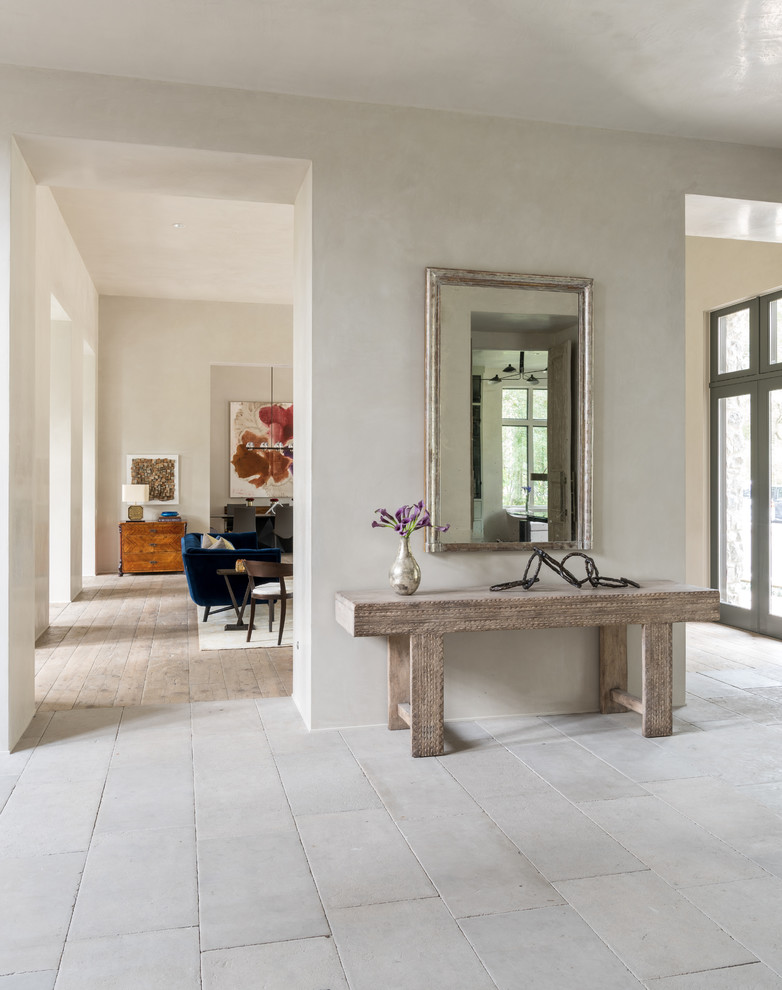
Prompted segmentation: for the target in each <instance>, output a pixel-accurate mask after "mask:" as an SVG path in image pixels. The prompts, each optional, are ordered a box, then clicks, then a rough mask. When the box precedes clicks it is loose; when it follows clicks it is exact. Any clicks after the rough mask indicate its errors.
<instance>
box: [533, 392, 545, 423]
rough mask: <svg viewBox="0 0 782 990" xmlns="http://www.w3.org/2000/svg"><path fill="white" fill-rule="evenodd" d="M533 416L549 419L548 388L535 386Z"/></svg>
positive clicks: (534, 417)
mask: <svg viewBox="0 0 782 990" xmlns="http://www.w3.org/2000/svg"><path fill="white" fill-rule="evenodd" d="M532 418H533V419H548V389H546V388H533V390H532Z"/></svg>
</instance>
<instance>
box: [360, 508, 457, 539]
mask: <svg viewBox="0 0 782 990" xmlns="http://www.w3.org/2000/svg"><path fill="white" fill-rule="evenodd" d="M375 514H376V515H378V516H380V520H379V521H378V520H377V519H373V520H372V527H373V528H386V529H393V530H394V532H396V533H399V535H400V536H410V534H411V533H415V531H416V530H418V529H436V530H438V531H439V532H441V533H444V532H445V531H446V530H447V529H449V528H450V527H449V525H448V524H446V525H445V526H435V525H434V524H433V523H432V517H431V514H430V512H429V510H428V509H427V508H426V506H425V505H424V500H423V499H421V501H420V502H416V504H415V505H400V507H399V508H398V509H397V510H396V512H395V513H394V514H393V515H392V514H391V513H390V512H389V511H388V509H375Z"/></svg>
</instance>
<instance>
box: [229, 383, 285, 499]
mask: <svg viewBox="0 0 782 990" xmlns="http://www.w3.org/2000/svg"><path fill="white" fill-rule="evenodd" d="M264 443H266V444H269V445H270V447H269V448H268V449H263V450H259V449H258V447H259V446H260V445H261V444H264ZM274 444H281V445H282V446H277V447H273V446H271V445H274ZM248 445H249V448H248ZM230 454H231V486H230V495H231V498H256V497H257V496H263V497H265V498H290V497H291V496H292V495H293V403H292V402H275V403H274V404H273V405H272V404H270V403H268V402H231V403H230Z"/></svg>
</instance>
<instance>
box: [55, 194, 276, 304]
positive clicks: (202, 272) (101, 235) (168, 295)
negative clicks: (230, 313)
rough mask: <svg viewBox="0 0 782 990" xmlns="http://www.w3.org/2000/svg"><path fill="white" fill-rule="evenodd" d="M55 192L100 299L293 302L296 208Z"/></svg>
mask: <svg viewBox="0 0 782 990" xmlns="http://www.w3.org/2000/svg"><path fill="white" fill-rule="evenodd" d="M53 192H54V196H55V198H56V200H57V204H58V206H59V207H60V212H61V213H62V215H63V217H64V218H65V222H66V223H67V225H68V228H69V229H70V232H71V234H72V235H73V239H74V240H75V241H76V244H77V245H78V247H79V252H80V253H81V256H82V258H83V259H84V263H85V265H86V266H87V270H88V271H89V273H90V276H91V278H92V280H93V282H94V283H95V287H96V289H97V290H98V292H99V293H100V294H101V295H107V296H146V297H148V298H150V299H200V300H210V301H222V302H253V303H279V304H283V305H290V304H291V302H292V300H293V207H292V206H288V205H284V204H281V203H247V202H237V201H235V200H223V199H198V198H194V197H189V196H188V197H186V196H163V195H153V194H144V193H138V192H125V191H122V190H116V189H62V188H55V189H54V190H53ZM175 225H176V226H175ZM180 225H181V226H180Z"/></svg>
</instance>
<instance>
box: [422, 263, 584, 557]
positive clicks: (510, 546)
mask: <svg viewBox="0 0 782 990" xmlns="http://www.w3.org/2000/svg"><path fill="white" fill-rule="evenodd" d="M426 278H427V293H426V392H427V402H426V457H427V466H426V505H427V506H428V507H429V509H430V510H431V512H432V521H433V522H434V523H436V524H438V525H441V524H443V523H453V520H452V519H449V518H448V517H447V516H448V512H447V510H448V509H449V508H450V509H451V510H452V514H454V513H453V510H454V506H458V511H456V513H455V514H456V515H457V516H459V517H461V516H465V514H466V513H469V523H467V522H466V521H463V524H462V525H460V526H459V527H452V530H451V531H449V532H450V536H449V533H448V532H447V533H440V532H438V531H437V530H434V529H427V530H426V534H427V542H426V550H427V551H428V552H430V553H431V552H434V553H438V552H443V551H455V550H459V551H469V550H527V551H529V550H530V549H531V547H532V546H541V547H545V548H547V549H552V550H553V549H557V550H571V549H574V550H589V549H591V547H592V279H591V278H582V277H577V276H551V275H519V274H511V273H505V272H481V271H472V270H469V269H454V268H427V270H426ZM451 286H454V287H460V289H464V290H468V291H469V290H480V291H479V292H475V294H474V296H473V295H466V294H465V295H464V299H462V297H461V296H460V302H459V306H461V307H462V310H463V311H465V310H466V316H465V315H464V312H462V315H461V318H460V320H459V323H460V328H459V330H458V332H456V331H454V329H453V328H452V327H451V326H449V323H448V320H449V318H450V317H451V315H452V307H451V308H450V309H449V306H448V305H444V298H443V297H444V293H446V294H447V292H448V289H449V287H451ZM484 290H505V295H504V296H502V297H500V296H495V294H493V293H492V294H489V295H487V294H486V292H485V291H484ZM507 290H512V294H511V295H508V291H507ZM515 292H520V293H526V294H527V295H526V296H525V297H521V296H519V297H516V296H515ZM536 293H537V294H540V295H536ZM551 293H563V294H570V295H569V298H567V297H565V296H562V297H561V303H562V305H561V307H559V306H557V305H556V304H552V300H556V301H559V299H560V297H559V296H552V295H550V294H551ZM452 296H453V294H452ZM494 299H496V300H497V305H496V306H495V305H494V302H493V301H494ZM487 300H488V305H487ZM509 300H510V301H511V302H510V303H509ZM514 300H518V306H516V305H515V303H514V302H513V301H514ZM473 303H474V304H475V305H474V306H473ZM481 308H484V309H485V308H488V309H492V310H494V313H493V314H492V315H493V317H494V319H493V322H492V321H491V320H490V321H489V325H490V326H493V327H495V328H499V329H500V330H501V331H503V330H504V331H505V332H506V334H505V336H503V337H499V338H497V335H496V334H494V335H493V337H494V339H500V340H505V339H507V340H509V341H510V340H512V341H513V342H514V344H515V346H516V348H517V354H518V358H519V361H518V362H517V363H518V364H519V365H520V368H521V371H522V375H523V368H524V366H523V361H524V355H523V354H521V353H518V350H519V349H520V345H519V343H518V342H519V340H532V339H534V340H538V341H544V343H543V344H540V345H539V346H540V347H541V348H542V350H540V351H538V352H536V353H539V354H548V353H550V352H549V348H548V345H546V343H545V341H546V340H547V338H546V337H545V336H543V335H542V334H541V332H540V331H545V330H550V329H551V328H555V327H556V326H557V325H564V322H565V321H566V318H565V317H559V316H557V315H556V314H557V313H559V312H560V311H561V312H563V313H572V314H573V315H572V317H570V319H571V321H572V323H573V326H572V329H571V330H570V331H568V332H569V333H570V335H571V336H572V338H573V345H572V351H571V350H568V351H567V354H568V357H569V359H570V360H569V364H570V366H571V368H572V374H571V377H572V396H571V398H570V401H569V402H568V403H567V405H568V407H569V414H568V424H567V426H566V428H565V430H564V431H563V432H566V433H569V435H568V436H567V437H566V440H565V441H564V442H565V443H566V444H567V448H568V451H569V454H568V457H569V469H568V470H567V472H565V471H561V472H559V474H560V475H561V478H562V481H561V494H560V496H559V497H560V503H559V505H558V506H556V507H555V510H554V515H556V517H557V518H558V519H559V518H560V517H561V518H562V519H564V520H566V521H565V522H564V523H563V522H556V521H553V520H552V522H551V523H550V522H549V519H548V515H551V514H552V509H551V500H552V499H554V501H556V499H555V498H554V496H553V495H552V494H551V493H552V492H553V491H554V488H555V487H559V485H558V486H554V485H550V484H549V481H548V477H547V476H544V475H542V474H539V475H538V478H542V477H546V493H547V494H546V498H547V500H549V501H548V502H547V510H546V511H547V513H548V515H547V518H546V535H548V531H549V530H550V531H551V535H552V536H554V537H555V538H554V539H551V540H550V539H540V540H535V539H533V538H532V534H531V532H530V530H531V526H530V524H529V519H530V518H534V517H533V516H531V515H530V513H529V509H528V510H527V518H526V519H525V522H526V527H524V526H522V524H521V523H519V524H518V525H519V529H518V536H519V537H521V536H522V535H525V536H526V537H527V538H526V539H524V540H522V539H518V540H514V539H513V538H512V535H511V538H507V539H505V538H502V537H501V538H500V539H496V538H495V539H491V540H489V539H486V535H485V529H486V528H489V529H490V527H487V526H486V522H485V519H484V517H482V518H481V521H480V524H479V525H478V526H477V527H476V525H475V518H476V515H477V511H478V510H477V508H476V500H475V491H476V481H475V478H474V475H475V465H474V458H475V454H474V452H472V453H470V452H471V451H473V435H474V433H475V432H476V425H475V413H474V410H473V409H472V406H473V405H474V399H475V395H474V393H473V391H472V388H471V386H473V387H474V386H475V384H476V383H477V385H478V388H479V389H481V390H482V389H483V388H484V384H483V383H484V382H492V383H493V382H495V381H500V380H501V379H499V377H498V378H497V379H494V378H485V377H480V376H475V377H474V376H473V370H474V369H473V362H474V360H475V358H474V357H473V352H474V351H475V348H476V343H475V340H476V336H475V331H474V330H470V329H469V327H468V328H467V329H466V330H465V326H466V325H467V323H469V326H470V327H473V328H474V327H475V326H476V318H480V317H485V316H486V314H485V313H482V312H476V311H474V309H481ZM508 309H511V310H513V311H514V312H506V311H507V310H508ZM538 309H539V310H540V311H541V313H542V315H540V314H538V313H537V310H538ZM516 311H518V313H521V314H523V315H521V316H517V315H516ZM503 321H504V322H503ZM535 321H537V323H536V322H535ZM557 321H559V324H557ZM576 321H577V323H576ZM514 327H515V328H516V329H518V327H521V328H522V330H523V329H524V328H528V327H529V328H532V329H533V330H537V331H538V332H537V334H533V335H532V336H529V335H526V336H525V335H524V334H522V335H521V336H520V335H519V333H515V336H514V335H513V332H509V328H514ZM465 333H466V334H467V341H466V342H465ZM481 339H484V338H481ZM485 339H488V338H485ZM552 339H553V337H552ZM570 346H571V345H568V347H570ZM509 349H510V348H509ZM498 353H502V352H501V351H499V352H498ZM527 353H531V352H527ZM503 370H505V371H507V370H509V369H508V368H506V369H503ZM515 370H517V371H518V370H519V369H515ZM528 380H529V379H528ZM453 396H456V397H457V398H456V400H455V405H454V399H453ZM546 402H547V403H548V393H547V395H546ZM482 403H483V392H482V391H479V398H478V405H479V407H480V408H481V409H482ZM454 412H455V413H456V414H454ZM501 415H502V413H500V416H501ZM528 415H531V414H530V413H528ZM480 416H481V413H480V412H479V426H478V427H477V429H478V431H480V430H481V429H483V428H484V427H483V426H482V425H480V424H482V420H481V419H480ZM500 422H501V420H500ZM549 425H550V424H549ZM549 439H550V438H549V435H548V433H547V434H546V443H547V444H548V442H549ZM497 444H501V441H500V440H498V441H497V443H496V444H493V446H494V447H497ZM498 449H499V448H498ZM466 452H467V453H466ZM466 458H469V459H471V460H472V463H471V464H470V465H469V466H467V465H468V462H467V460H466ZM456 461H458V462H459V468H458V469H456V470H453V469H452V465H453V463H455V462H456ZM532 469H534V465H532V464H531V463H530V462H529V461H527V470H528V472H531V470H532ZM444 471H446V472H447V471H450V472H451V476H450V477H448V476H445V475H444ZM547 471H548V464H547ZM495 473H496V470H495ZM529 477H532V475H531V473H530V475H529ZM533 480H534V479H533ZM495 487H496V484H495ZM454 499H457V500H458V501H456V502H455V501H454ZM503 502H504V499H503ZM482 511H483V504H482V503H481V512H482ZM504 511H505V512H506V513H507V514H508V515H509V516H510V522H509V523H508V525H509V530H508V531H509V532H510V533H511V534H513V526H514V523H515V520H516V518H517V517H516V516H514V514H513V510H510V511H509V510H508V509H505V510H504ZM532 511H533V513H534V511H535V510H534V503H533V510H532ZM498 515H501V513H499V514H498V513H495V517H497V516H498ZM503 522H507V520H504V519H501V523H503ZM468 525H469V527H470V529H469V534H468V535H469V538H467V539H464V538H463V537H464V534H465V533H466V532H467V526H468ZM563 527H564V528H563ZM563 535H564V536H565V537H566V538H562V536H563Z"/></svg>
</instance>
